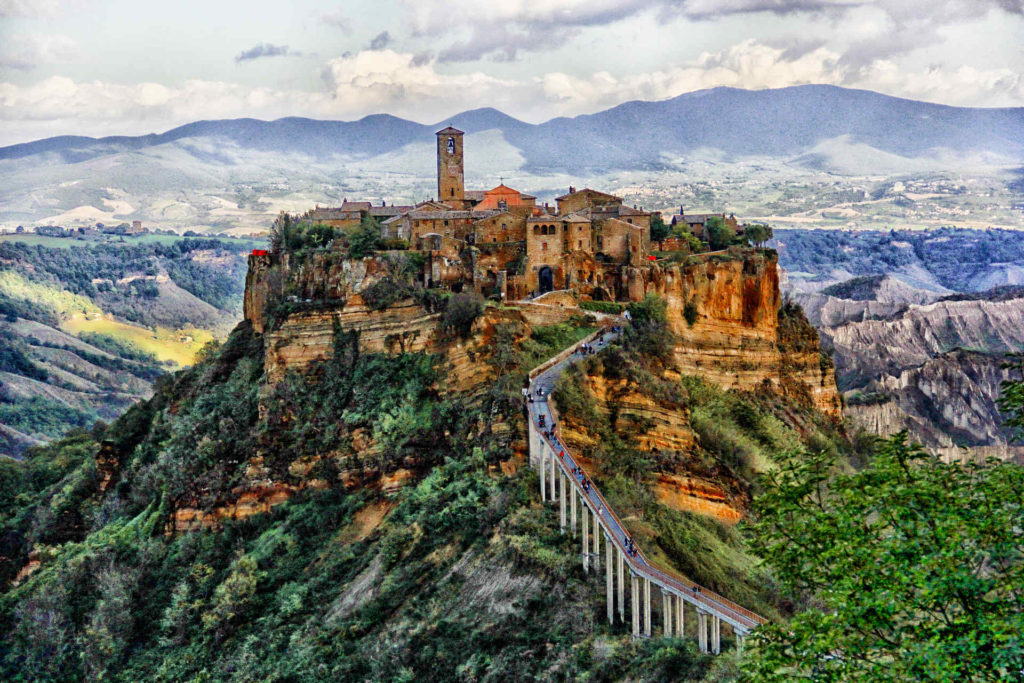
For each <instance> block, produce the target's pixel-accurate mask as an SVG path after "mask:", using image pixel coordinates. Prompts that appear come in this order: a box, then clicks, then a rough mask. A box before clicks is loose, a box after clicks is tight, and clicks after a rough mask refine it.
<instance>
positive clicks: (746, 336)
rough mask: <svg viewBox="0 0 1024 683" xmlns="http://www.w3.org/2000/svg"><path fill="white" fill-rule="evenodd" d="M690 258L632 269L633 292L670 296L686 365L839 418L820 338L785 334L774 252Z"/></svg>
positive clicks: (689, 370) (728, 385)
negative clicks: (792, 340) (796, 344)
mask: <svg viewBox="0 0 1024 683" xmlns="http://www.w3.org/2000/svg"><path fill="white" fill-rule="evenodd" d="M691 259H692V261H693V262H692V263H690V262H688V263H687V264H686V265H672V266H667V267H659V266H652V267H650V268H649V269H635V270H631V271H630V273H629V279H630V288H631V290H630V291H631V294H635V296H633V297H632V298H641V297H642V296H643V295H644V294H648V293H654V294H657V295H658V296H660V297H661V298H662V299H664V300H665V303H666V305H667V308H668V315H669V320H670V322H671V326H672V331H673V332H675V333H676V335H678V337H679V343H678V344H677V346H676V349H675V357H676V358H675V359H676V365H677V367H678V368H679V370H680V372H683V373H685V374H692V375H699V376H701V377H703V378H705V379H707V380H709V381H711V382H714V383H716V384H718V385H720V386H722V387H723V388H725V389H741V390H752V389H759V388H765V387H768V388H770V389H771V390H774V391H777V392H779V393H782V394H785V395H788V396H791V397H794V398H803V399H806V400H808V401H810V402H811V403H812V404H813V405H814V407H815V408H817V409H818V410H819V411H821V412H822V413H824V414H826V415H829V416H831V417H835V418H838V417H839V416H840V415H841V411H842V404H841V401H840V398H839V394H838V391H837V389H836V384H835V376H834V373H833V371H832V369H831V368H830V367H828V364H823V363H822V359H821V357H820V354H819V349H818V345H817V343H816V342H815V343H808V344H805V345H804V348H800V349H797V348H793V347H792V345H786V344H785V341H786V340H785V339H782V338H780V330H779V322H778V320H779V319H778V311H779V307H780V304H781V296H780V294H779V277H778V270H777V257H776V256H775V254H774V252H753V251H749V250H744V251H738V250H734V251H731V252H730V253H729V254H725V255H718V256H702V257H697V258H692V257H691ZM634 290H635V292H634ZM688 312H689V316H690V319H691V320H693V323H692V325H691V324H690V322H689V321H688V320H687V314H688Z"/></svg>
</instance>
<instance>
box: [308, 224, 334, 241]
mask: <svg viewBox="0 0 1024 683" xmlns="http://www.w3.org/2000/svg"><path fill="white" fill-rule="evenodd" d="M333 239H334V228H332V227H331V226H329V225H326V224H324V223H317V224H316V225H314V226H312V227H311V228H309V230H307V231H306V240H307V241H308V242H309V243H310V244H311V245H313V246H314V247H326V246H327V245H328V244H330V243H331V240H333Z"/></svg>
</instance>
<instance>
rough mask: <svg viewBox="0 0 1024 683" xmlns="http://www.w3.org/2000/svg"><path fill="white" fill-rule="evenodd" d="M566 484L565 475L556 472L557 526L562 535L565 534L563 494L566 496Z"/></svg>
mask: <svg viewBox="0 0 1024 683" xmlns="http://www.w3.org/2000/svg"><path fill="white" fill-rule="evenodd" d="M567 483H568V482H566V480H565V475H564V474H562V471H561V470H559V471H558V524H559V528H560V529H561V531H562V533H563V534H564V533H565V494H566V490H565V489H566V486H565V485H566V484H567Z"/></svg>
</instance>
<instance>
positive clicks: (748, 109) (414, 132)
mask: <svg viewBox="0 0 1024 683" xmlns="http://www.w3.org/2000/svg"><path fill="white" fill-rule="evenodd" d="M446 124H451V125H454V126H457V127H459V128H461V129H463V130H465V131H466V132H467V133H478V132H482V131H486V130H498V131H501V133H502V135H503V136H504V137H505V139H506V140H507V141H508V142H509V143H510V144H511V145H513V146H515V147H516V148H518V149H519V150H521V151H522V152H523V155H524V157H525V160H526V161H525V166H526V168H527V169H529V170H531V171H534V172H550V171H559V172H570V173H579V172H587V171H593V170H598V169H606V168H621V169H643V168H658V167H661V166H663V165H664V164H665V156H666V155H672V154H684V153H692V152H695V151H697V150H700V149H716V150H720V151H721V152H724V153H726V154H729V155H737V156H800V155H807V160H808V161H810V160H811V159H812V158H813V157H814V156H815V155H816V152H815V151H814V150H815V147H817V146H818V145H819V144H821V143H823V142H825V141H828V140H832V139H836V138H842V137H843V136H848V139H849V140H850V142H852V143H855V144H862V145H867V146H869V147H871V148H874V149H876V150H879V151H882V152H886V153H889V154H895V155H899V156H902V157H910V158H913V157H919V156H922V155H928V154H931V153H934V152H936V151H939V150H942V151H951V152H955V153H979V152H981V153H987V154H991V155H994V156H996V157H1003V158H1006V159H1008V160H1013V161H1021V160H1022V159H1024V107H1017V108H1004V109H980V108H964V107H950V106H945V105H939V104H930V103H926V102H918V101H914V100H907V99H901V98H897V97H890V96H888V95H882V94H879V93H875V92H870V91H865V90H852V89H846V88H840V87H835V86H827V85H805V86H794V87H788V88H780V89H774V90H759V91H748V90H740V89H737V88H727V87H720V88H713V89H710V90H700V91H697V92H691V93H686V94H683V95H680V96H678V97H674V98H672V99H668V100H663V101H657V102H643V101H632V102H626V103H624V104H621V105H618V106H616V107H613V108H611V109H607V110H605V111H601V112H598V113H595V114H588V115H582V116H576V117H573V118H565V117H559V118H555V119H551V120H549V121H546V122H544V123H540V124H530V123H526V122H523V121H520V120H518V119H515V118H512V117H510V116H508V115H506V114H503V113H502V112H500V111H497V110H496V109H492V108H484V109H475V110H472V111H466V112H462V113H460V114H457V115H455V116H453V117H451V118H450V119H448V120H446V121H439V122H437V123H435V124H432V125H424V124H419V123H415V122H412V121H408V120H405V119H401V118H397V117H394V116H390V115H386V114H376V115H372V116H367V117H365V118H362V119H360V120H358V121H350V122H349V121H319V120H313V119H306V118H298V117H289V118H282V119H278V120H276V121H260V120H256V119H235V120H221V121H197V122H194V123H189V124H187V125H184V126H180V127H178V128H174V129H172V130H169V131H167V132H165V133H162V134H151V135H144V136H138V137H125V136H117V137H105V138H89V137H77V136H61V137H54V138H47V139H44V140H38V141H35V142H29V143H24V144H18V145H12V146H9V147H4V148H0V159H2V160H13V159H23V158H26V157H32V156H36V155H40V154H55V155H57V158H59V159H60V160H62V161H64V162H65V163H77V162H82V161H86V160H88V159H92V158H95V157H98V156H106V155H110V154H115V153H120V152H133V151H140V150H145V149H149V148H153V147H157V146H159V145H165V144H168V143H173V142H177V141H181V140H185V139H189V138H217V139H221V140H224V141H230V142H231V143H233V144H235V145H238V146H240V147H243V148H249V149H254V150H260V151H269V152H279V153H303V154H308V155H310V156H313V157H316V158H321V159H322V158H325V157H330V156H333V155H342V156H352V157H373V156H378V155H381V154H385V153H388V152H393V151H395V150H397V149H399V148H401V147H402V146H404V145H408V144H411V143H414V142H417V141H422V140H424V139H429V137H430V136H431V135H432V134H433V132H434V131H435V130H437V129H438V128H441V127H443V126H444V125H446Z"/></svg>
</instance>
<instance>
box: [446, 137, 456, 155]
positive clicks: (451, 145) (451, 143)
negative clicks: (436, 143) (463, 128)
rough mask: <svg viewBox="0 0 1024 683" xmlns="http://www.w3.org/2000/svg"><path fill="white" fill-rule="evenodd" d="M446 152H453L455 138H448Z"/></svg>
mask: <svg viewBox="0 0 1024 683" xmlns="http://www.w3.org/2000/svg"><path fill="white" fill-rule="evenodd" d="M448 153H449V154H455V138H448Z"/></svg>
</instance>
